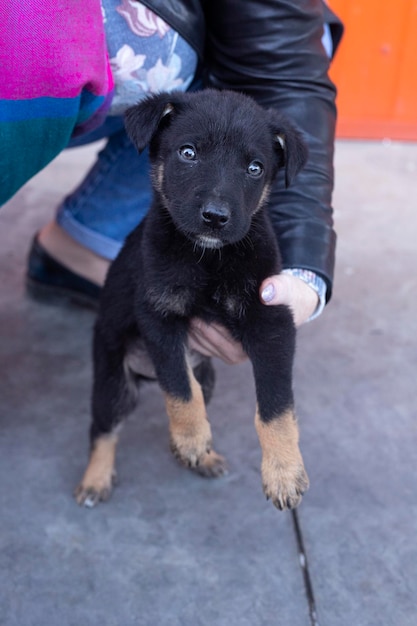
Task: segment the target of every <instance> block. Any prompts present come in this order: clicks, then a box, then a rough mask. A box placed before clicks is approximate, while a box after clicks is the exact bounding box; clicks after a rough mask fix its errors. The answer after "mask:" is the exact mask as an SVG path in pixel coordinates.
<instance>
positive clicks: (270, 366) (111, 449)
mask: <svg viewBox="0 0 417 626" xmlns="http://www.w3.org/2000/svg"><path fill="white" fill-rule="evenodd" d="M125 123H126V129H127V132H128V134H129V135H130V137H131V139H132V141H133V142H134V144H135V146H136V148H137V149H138V151H139V152H140V151H141V150H143V149H144V148H145V147H146V146H147V145H149V148H150V159H151V164H152V183H153V188H154V200H153V204H152V206H151V208H150V211H149V213H148V215H147V216H146V218H145V220H144V221H143V222H142V223H141V224H140V225H139V226H138V227H137V228H136V229H135V230H134V231H133V232H132V233H131V235H130V236H129V237H128V238H127V241H126V243H125V245H124V247H123V249H122V251H121V252H120V254H119V256H118V257H117V259H116V260H115V261H114V263H113V264H112V266H111V268H110V271H109V274H108V278H107V281H106V284H105V286H104V289H103V293H102V298H101V304H100V311H99V314H98V319H97V322H96V325H95V332H94V386H93V398H92V414H93V419H92V425H91V432H90V435H91V455H90V460H89V464H88V467H87V469H86V472H85V474H84V477H83V479H82V481H81V483H80V485H79V486H78V488H77V490H76V492H75V497H76V500H77V502H78V503H79V504H84V505H86V506H94V505H95V504H96V503H97V502H98V501H100V500H106V499H107V498H108V497H109V495H110V492H111V489H112V482H113V478H114V475H115V470H114V463H115V451H116V444H117V439H118V432H119V426H120V425H121V423H122V421H123V420H124V418H125V417H126V416H127V415H128V414H129V413H130V412H131V411H132V410H133V409H134V408H135V407H136V403H137V390H138V387H139V385H140V382H141V380H142V379H143V377H142V376H141V375H140V371H138V367H137V361H138V358H137V357H138V354H139V353H140V350H141V349H142V348H143V347H145V349H146V351H147V354H148V355H149V357H150V360H151V362H152V364H153V366H154V370H155V373H156V377H157V380H158V381H159V384H160V386H161V388H162V391H163V393H164V396H165V403H166V411H167V414H168V418H169V429H170V439H171V449H172V451H173V453H174V455H175V456H176V458H177V459H178V460H179V461H180V462H181V463H182V464H184V465H185V466H187V467H190V468H193V469H195V470H197V471H198V472H199V473H201V474H203V475H205V476H220V475H222V474H223V473H224V472H225V469H226V464H225V460H224V458H223V457H222V456H220V455H219V454H217V453H216V452H215V451H214V450H213V448H212V441H211V430H210V424H209V421H208V419H207V414H206V407H205V404H206V403H205V400H206V401H208V399H209V396H210V393H211V387H212V383H213V380H212V369H211V366H210V362H209V361H208V360H205V361H203V362H202V363H200V364H199V365H198V366H197V367H195V368H193V366H192V363H191V360H190V354H189V350H188V348H187V331H188V326H189V320H190V318H192V317H199V318H202V319H203V320H205V321H207V322H214V321H216V322H220V323H221V324H223V325H224V326H225V327H226V328H227V329H228V330H229V331H230V333H231V335H232V336H233V337H234V338H235V339H236V340H238V341H239V342H241V344H242V345H243V348H244V349H245V351H246V352H247V354H248V356H249V359H250V360H251V362H252V366H253V372H254V377H255V383H256V396H257V408H256V415H255V426H256V430H257V433H258V437H259V441H260V445H261V449H262V481H263V489H264V493H265V495H266V497H267V498H268V499H269V498H270V499H271V500H272V502H273V503H274V505H275V506H276V507H278V508H279V509H287V508H293V507H295V506H297V505H298V504H299V502H300V500H301V496H302V494H303V492H304V491H305V490H306V489H307V488H308V478H307V475H306V472H305V469H304V465H303V460H302V457H301V453H300V450H299V447H298V429H297V423H296V418H295V414H294V400H293V391H292V366H293V357H294V348H295V334H296V333H295V327H294V322H293V318H292V314H291V311H290V309H289V308H288V307H287V306H284V305H279V306H272V307H268V306H265V305H263V304H262V303H261V302H260V299H259V287H260V285H261V283H262V281H263V280H264V279H265V278H266V277H268V276H271V275H273V274H277V273H278V272H279V271H280V269H281V265H280V263H281V261H280V255H279V251H278V247H277V242H276V238H275V235H274V233H273V231H272V227H271V224H270V221H269V217H268V212H267V210H266V207H265V204H266V201H267V199H268V192H269V189H270V186H271V183H272V182H273V180H274V179H275V177H276V176H277V173H278V171H279V170H280V169H283V171H284V179H285V184H286V185H287V186H288V185H289V184H290V183H291V181H292V179H293V178H294V176H295V175H296V174H297V172H298V171H299V170H300V169H301V168H302V167H303V165H304V163H305V160H306V156H307V155H306V147H305V145H304V143H303V141H302V139H301V136H300V134H299V132H298V131H297V130H296V129H295V128H294V127H293V126H292V125H291V123H290V122H289V121H288V120H287V119H285V118H284V117H282V116H281V115H279V114H278V113H277V112H276V111H273V110H270V111H267V110H264V109H263V108H261V107H260V106H258V105H257V104H256V103H255V102H254V101H253V100H252V99H251V98H248V97H246V96H243V95H241V94H238V93H232V92H226V91H223V92H220V91H215V90H206V91H202V92H199V93H188V94H183V93H171V94H164V93H162V94H159V95H156V96H153V97H150V98H148V99H147V100H145V101H143V102H141V103H140V104H138V105H137V106H134V107H132V108H131V109H129V110H128V112H127V114H126V118H125Z"/></svg>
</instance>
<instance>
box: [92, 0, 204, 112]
mask: <svg viewBox="0 0 417 626" xmlns="http://www.w3.org/2000/svg"><path fill="white" fill-rule="evenodd" d="M119 2H120V0H119ZM102 9H103V21H104V26H105V30H106V40H107V47H108V51H109V56H110V65H111V69H112V72H113V77H114V82H115V95H114V98H113V103H112V107H111V110H110V114H111V115H121V114H122V113H123V112H124V111H125V110H126V108H127V107H129V106H131V105H132V104H135V103H136V102H138V101H139V100H141V99H142V98H143V97H144V96H146V95H147V94H150V93H157V92H159V91H172V90H173V89H180V90H182V91H185V90H186V89H187V88H188V87H189V85H190V83H191V82H192V80H193V77H194V73H195V69H196V66H197V55H196V53H195V52H194V50H193V49H192V48H191V47H190V46H189V45H188V44H187V43H186V42H185V41H184V40H183V39H182V37H180V35H179V34H178V33H177V32H176V31H175V30H173V29H172V28H171V27H170V26H169V25H168V24H167V23H166V22H164V20H162V19H161V18H160V17H159V16H157V15H155V14H154V13H153V12H152V11H151V10H150V9H148V8H147V7H145V6H144V5H142V4H141V3H140V2H137V1H135V0H121V4H117V0H102Z"/></svg>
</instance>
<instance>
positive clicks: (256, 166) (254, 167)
mask: <svg viewBox="0 0 417 626" xmlns="http://www.w3.org/2000/svg"><path fill="white" fill-rule="evenodd" d="M263 171H264V168H263V165H262V163H261V162H260V161H252V163H249V165H248V174H249V176H252V178H259V176H262V174H263Z"/></svg>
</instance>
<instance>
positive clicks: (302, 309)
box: [259, 274, 319, 326]
mask: <svg viewBox="0 0 417 626" xmlns="http://www.w3.org/2000/svg"><path fill="white" fill-rule="evenodd" d="M259 293H260V298H261V302H263V303H264V304H265V305H267V306H270V305H276V304H286V305H288V306H289V307H290V309H291V311H292V313H293V316H294V323H295V325H296V326H301V324H304V322H307V320H308V319H309V318H310V317H311V315H313V313H314V311H315V310H316V308H317V305H318V303H319V297H318V295H317V293H316V292H315V291H314V289H312V288H311V287H310V286H309V285H307V283H305V282H304V281H303V280H301V278H298V277H297V276H292V275H291V274H279V275H275V276H270V277H269V278H266V279H265V280H264V281H263V283H262V284H261V288H260V290H259Z"/></svg>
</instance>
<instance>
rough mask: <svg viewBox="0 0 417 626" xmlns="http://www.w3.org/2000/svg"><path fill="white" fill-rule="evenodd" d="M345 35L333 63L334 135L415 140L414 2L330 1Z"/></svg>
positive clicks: (416, 27)
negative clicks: (336, 92)
mask: <svg viewBox="0 0 417 626" xmlns="http://www.w3.org/2000/svg"><path fill="white" fill-rule="evenodd" d="M329 4H330V6H331V7H332V8H333V9H334V11H335V12H336V13H337V14H338V15H339V17H340V18H341V19H342V20H343V22H344V25H345V35H344V38H343V40H342V43H341V45H340V48H339V50H338V52H337V55H336V58H335V60H334V62H333V64H332V68H331V77H332V79H333V80H334V82H335V83H336V85H337V88H338V100H337V103H338V111H339V121H338V129H337V134H338V136H339V137H352V138H353V137H356V138H384V137H387V138H391V139H408V140H414V141H416V140H417V0H329Z"/></svg>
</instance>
